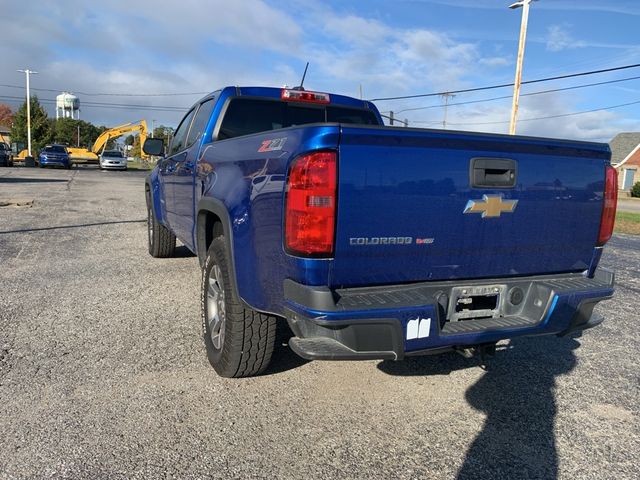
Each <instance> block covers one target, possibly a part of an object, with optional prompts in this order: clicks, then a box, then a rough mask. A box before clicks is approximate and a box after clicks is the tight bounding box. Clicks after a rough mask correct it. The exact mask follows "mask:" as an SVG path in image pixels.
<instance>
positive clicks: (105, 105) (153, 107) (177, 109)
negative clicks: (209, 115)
mask: <svg viewBox="0 0 640 480" xmlns="http://www.w3.org/2000/svg"><path fill="white" fill-rule="evenodd" d="M0 99H3V100H16V101H24V97H15V96H10V95H0ZM38 101H39V102H41V103H45V104H49V105H51V104H54V105H55V103H56V100H54V99H51V98H39V99H38ZM82 106H83V108H84V107H89V108H125V109H133V108H136V109H140V110H155V111H167V112H184V111H186V110H187V108H183V107H170V106H161V105H133V104H123V103H102V102H82Z"/></svg>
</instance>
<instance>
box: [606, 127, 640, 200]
mask: <svg viewBox="0 0 640 480" xmlns="http://www.w3.org/2000/svg"><path fill="white" fill-rule="evenodd" d="M609 146H610V147H611V165H613V166H614V167H615V169H616V170H617V171H618V188H619V189H620V190H623V191H625V192H629V191H630V190H631V187H633V185H634V184H635V183H636V182H640V132H626V133H619V134H618V135H616V136H615V137H614V138H613V140H611V141H610V142H609Z"/></svg>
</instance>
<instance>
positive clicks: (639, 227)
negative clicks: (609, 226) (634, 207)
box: [615, 212, 640, 235]
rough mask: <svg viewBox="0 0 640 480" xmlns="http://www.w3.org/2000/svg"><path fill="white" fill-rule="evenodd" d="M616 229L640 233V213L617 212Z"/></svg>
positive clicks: (622, 231) (620, 231)
mask: <svg viewBox="0 0 640 480" xmlns="http://www.w3.org/2000/svg"><path fill="white" fill-rule="evenodd" d="M615 231H616V232H618V233H630V234H632V235H640V213H631V212H617V213H616V225H615Z"/></svg>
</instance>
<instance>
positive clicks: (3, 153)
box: [0, 142, 13, 167]
mask: <svg viewBox="0 0 640 480" xmlns="http://www.w3.org/2000/svg"><path fill="white" fill-rule="evenodd" d="M0 167H13V154H12V152H11V147H10V146H9V145H7V144H6V143H4V142H0Z"/></svg>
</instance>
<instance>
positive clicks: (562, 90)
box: [396, 76, 640, 113]
mask: <svg viewBox="0 0 640 480" xmlns="http://www.w3.org/2000/svg"><path fill="white" fill-rule="evenodd" d="M638 79H640V76H637V77H627V78H621V79H618V80H608V81H606V82H596V83H585V84H582V85H574V86H572V87H565V88H552V89H550V90H540V91H538V92H530V93H523V94H521V95H520V96H521V97H528V96H531V95H542V94H545V93H554V92H564V91H566V90H577V89H579V88H586V87H595V86H598V85H608V84H611V83H620V82H628V81H630V80H638ZM507 98H511V95H503V96H501V97H492V98H484V99H481V100H469V101H466V102H457V103H450V104H449V105H448V106H449V107H452V106H457V105H470V104H472V103H484V102H492V101H495V100H504V99H507ZM443 107H445V105H443V104H440V105H428V106H424V107H416V108H405V109H404V110H398V111H397V112H396V113H403V112H413V111H415V110H427V109H430V108H443Z"/></svg>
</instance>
